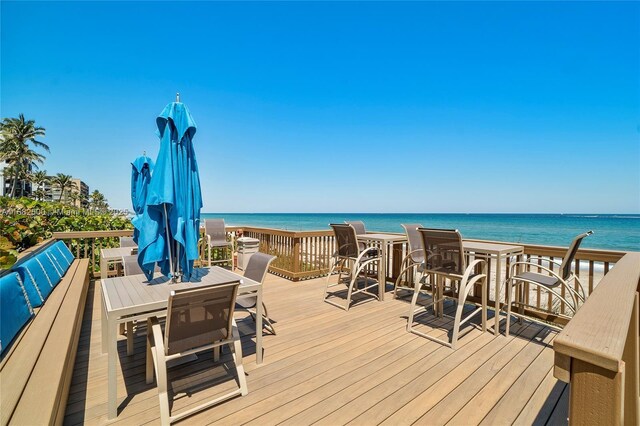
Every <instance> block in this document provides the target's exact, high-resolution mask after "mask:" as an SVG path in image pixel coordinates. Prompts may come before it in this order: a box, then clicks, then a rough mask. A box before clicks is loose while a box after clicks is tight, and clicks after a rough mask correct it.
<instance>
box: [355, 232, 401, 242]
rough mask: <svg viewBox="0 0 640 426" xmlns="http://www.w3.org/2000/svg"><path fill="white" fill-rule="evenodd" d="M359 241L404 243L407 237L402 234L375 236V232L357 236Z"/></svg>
mask: <svg viewBox="0 0 640 426" xmlns="http://www.w3.org/2000/svg"><path fill="white" fill-rule="evenodd" d="M357 238H358V239H359V240H368V241H406V239H407V236H406V235H402V234H377V233H375V232H371V233H366V234H359V235H357Z"/></svg>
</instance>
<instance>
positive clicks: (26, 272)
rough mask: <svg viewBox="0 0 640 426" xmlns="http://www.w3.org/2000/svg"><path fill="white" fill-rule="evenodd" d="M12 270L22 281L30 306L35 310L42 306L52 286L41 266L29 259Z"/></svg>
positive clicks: (35, 260)
mask: <svg viewBox="0 0 640 426" xmlns="http://www.w3.org/2000/svg"><path fill="white" fill-rule="evenodd" d="M14 270H15V271H16V272H17V273H18V275H20V278H21V279H22V283H23V284H24V288H25V290H26V292H27V297H28V298H29V303H31V306H32V307H34V308H37V307H39V306H40V305H42V304H43V303H44V301H45V300H47V297H48V296H49V294H50V293H51V291H52V290H53V286H54V284H53V281H51V279H50V278H49V276H48V275H47V273H46V272H45V270H44V267H43V265H41V263H40V262H38V260H37V259H35V258H31V259H29V260H27V261H25V262H22V263H20V264H19V265H18V266H16V267H14Z"/></svg>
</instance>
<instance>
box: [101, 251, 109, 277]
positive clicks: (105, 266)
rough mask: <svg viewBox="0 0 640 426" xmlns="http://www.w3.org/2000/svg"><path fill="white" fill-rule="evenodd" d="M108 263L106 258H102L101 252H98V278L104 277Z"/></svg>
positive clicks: (106, 274)
mask: <svg viewBox="0 0 640 426" xmlns="http://www.w3.org/2000/svg"><path fill="white" fill-rule="evenodd" d="M108 270H109V264H108V263H107V259H105V258H104V256H103V255H102V253H100V278H101V279H103V280H104V279H105V278H107V276H108V273H107V272H108Z"/></svg>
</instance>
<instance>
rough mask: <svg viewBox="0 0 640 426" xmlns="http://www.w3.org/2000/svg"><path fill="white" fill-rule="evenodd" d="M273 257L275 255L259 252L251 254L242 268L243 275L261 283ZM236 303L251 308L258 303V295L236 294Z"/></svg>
mask: <svg viewBox="0 0 640 426" xmlns="http://www.w3.org/2000/svg"><path fill="white" fill-rule="evenodd" d="M275 258H276V257H275V256H271V255H270V254H266V253H260V252H258V253H255V254H253V255H251V258H250V259H249V263H248V264H247V267H246V268H245V270H244V276H245V277H247V278H249V279H250V280H253V281H256V282H259V283H261V284H262V282H263V281H264V277H265V276H266V275H267V271H268V270H269V265H271V262H273V261H274V260H275ZM236 303H237V304H238V305H240V306H242V307H243V308H253V307H254V306H256V304H257V303H258V295H257V294H255V295H254V294H250V295H247V296H238V298H237V299H236Z"/></svg>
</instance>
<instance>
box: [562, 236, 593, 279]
mask: <svg viewBox="0 0 640 426" xmlns="http://www.w3.org/2000/svg"><path fill="white" fill-rule="evenodd" d="M591 234H593V231H587V232H585V233H584V234H580V235H578V236H577V237H575V238H574V239H573V241H571V245H570V246H569V250H567V254H565V255H564V259H562V265H561V266H560V272H561V274H562V275H561V276H562V279H563V280H565V281H566V280H567V279H569V275H571V264H572V263H573V260H574V259H575V257H576V253H577V252H578V249H579V248H580V244H581V243H582V240H584V238H585V237H588V236H589V235H591Z"/></svg>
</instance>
